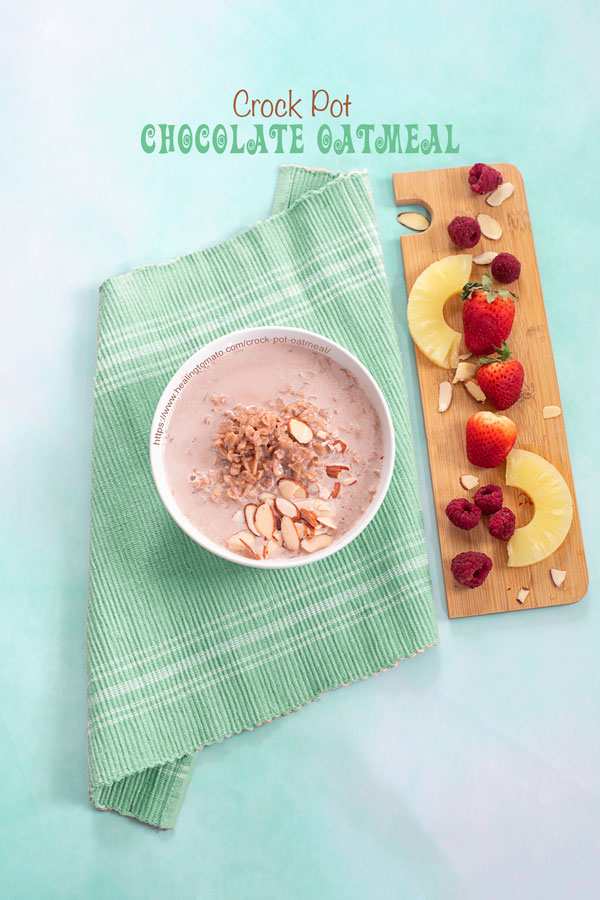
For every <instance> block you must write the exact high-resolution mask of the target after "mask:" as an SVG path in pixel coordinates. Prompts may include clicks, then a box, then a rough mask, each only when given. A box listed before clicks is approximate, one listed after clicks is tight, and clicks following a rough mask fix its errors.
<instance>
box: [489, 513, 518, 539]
mask: <svg viewBox="0 0 600 900" xmlns="http://www.w3.org/2000/svg"><path fill="white" fill-rule="evenodd" d="M488 528H489V529H490V534H491V536H492V537H495V538H498V540H499V541H508V540H509V538H511V537H512V536H513V534H514V533H515V514H514V512H513V511H512V509H509V508H508V507H507V506H503V507H502V509H499V510H498V512H495V513H494V515H493V516H490V519H489V522H488Z"/></svg>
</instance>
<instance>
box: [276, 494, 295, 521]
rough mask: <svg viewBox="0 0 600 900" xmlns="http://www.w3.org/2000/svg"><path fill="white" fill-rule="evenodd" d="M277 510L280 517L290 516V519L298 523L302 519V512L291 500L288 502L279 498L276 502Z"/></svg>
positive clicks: (283, 498)
mask: <svg viewBox="0 0 600 900" xmlns="http://www.w3.org/2000/svg"><path fill="white" fill-rule="evenodd" d="M275 509H276V510H277V512H278V513H279V515H280V516H288V518H290V519H292V521H294V522H297V521H298V519H299V518H300V510H299V509H298V507H297V506H296V504H295V503H292V501H291V500H286V498H285V497H277V499H276V500H275Z"/></svg>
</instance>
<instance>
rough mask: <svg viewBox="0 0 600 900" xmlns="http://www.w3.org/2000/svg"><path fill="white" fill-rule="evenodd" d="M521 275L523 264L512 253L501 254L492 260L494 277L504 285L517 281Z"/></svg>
mask: <svg viewBox="0 0 600 900" xmlns="http://www.w3.org/2000/svg"><path fill="white" fill-rule="evenodd" d="M520 274H521V263H520V262H519V260H518V259H517V257H516V256H513V255H512V253H499V254H498V256H495V257H494V259H493V260H492V275H493V276H494V278H495V279H496V281H500V282H501V283H502V284H510V283H511V281H516V280H517V278H518V277H519V275H520Z"/></svg>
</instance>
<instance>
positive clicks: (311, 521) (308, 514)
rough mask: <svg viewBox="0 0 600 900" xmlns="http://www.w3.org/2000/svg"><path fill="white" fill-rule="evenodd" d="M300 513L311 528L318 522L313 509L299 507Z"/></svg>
mask: <svg viewBox="0 0 600 900" xmlns="http://www.w3.org/2000/svg"><path fill="white" fill-rule="evenodd" d="M300 515H301V516H302V518H303V519H304V521H305V522H306V523H307V525H310V527H311V528H316V527H317V525H318V524H319V519H318V516H317V514H316V512H314V510H312V509H301V510H300ZM282 521H283V520H282ZM282 530H283V529H282Z"/></svg>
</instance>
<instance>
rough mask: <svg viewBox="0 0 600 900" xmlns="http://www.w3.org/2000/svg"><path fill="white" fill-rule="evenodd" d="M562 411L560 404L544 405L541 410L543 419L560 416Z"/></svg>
mask: <svg viewBox="0 0 600 900" xmlns="http://www.w3.org/2000/svg"><path fill="white" fill-rule="evenodd" d="M561 413H562V409H561V408H560V406H545V407H544V408H543V410H542V418H543V419H556V418H557V416H560V414H561Z"/></svg>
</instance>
